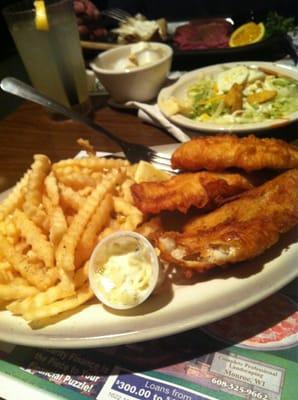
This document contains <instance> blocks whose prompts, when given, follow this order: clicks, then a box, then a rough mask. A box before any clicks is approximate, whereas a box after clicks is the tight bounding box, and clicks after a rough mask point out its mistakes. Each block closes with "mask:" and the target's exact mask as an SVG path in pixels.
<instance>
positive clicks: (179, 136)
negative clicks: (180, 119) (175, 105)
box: [125, 101, 190, 143]
mask: <svg viewBox="0 0 298 400" xmlns="http://www.w3.org/2000/svg"><path fill="white" fill-rule="evenodd" d="M125 105H126V106H127V107H130V108H133V107H134V108H137V109H138V117H139V118H140V119H142V120H143V121H145V122H148V123H150V124H152V125H155V126H159V127H162V128H164V129H166V130H167V131H168V132H169V134H170V135H172V136H173V137H174V138H175V139H176V140H177V141H178V142H181V143H183V142H187V141H188V140H190V136H188V135H187V134H186V133H185V132H184V131H183V130H182V129H180V128H179V127H178V126H177V125H174V124H172V123H171V121H169V120H168V119H167V118H166V117H165V116H164V115H163V114H162V112H161V111H160V110H159V107H158V105H157V104H147V103H140V102H138V101H128V102H127V103H125Z"/></svg>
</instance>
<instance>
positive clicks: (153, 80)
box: [90, 42, 173, 103]
mask: <svg viewBox="0 0 298 400" xmlns="http://www.w3.org/2000/svg"><path fill="white" fill-rule="evenodd" d="M148 44H149V45H150V46H154V48H156V49H158V50H159V51H160V52H161V53H162V57H161V58H159V59H158V60H157V61H154V62H152V63H150V64H147V65H144V66H140V67H137V68H135V69H132V70H129V71H118V70H115V69H114V66H115V64H116V63H117V62H118V61H119V60H121V59H127V58H128V57H129V55H130V54H131V49H132V46H135V44H129V45H124V46H119V47H117V48H114V49H110V50H107V51H105V52H103V53H101V54H99V55H98V56H97V57H96V58H95V59H94V60H93V61H92V62H91V63H90V67H91V68H92V70H93V71H94V72H95V74H96V75H97V77H98V79H99V80H100V82H101V83H102V85H103V86H104V87H105V89H106V90H107V91H108V92H109V94H110V96H111V97H112V99H113V100H115V101H116V102H118V103H124V102H126V101H129V100H135V101H149V100H152V99H154V98H155V97H156V96H157V94H158V92H159V91H160V89H161V87H162V85H163V83H164V81H165V80H166V78H167V75H168V73H169V71H170V68H171V63H172V56H173V50H172V48H171V47H170V46H168V45H166V44H164V43H157V42H149V43H148Z"/></svg>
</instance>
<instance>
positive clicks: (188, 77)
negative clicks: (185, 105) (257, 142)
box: [157, 61, 298, 133]
mask: <svg viewBox="0 0 298 400" xmlns="http://www.w3.org/2000/svg"><path fill="white" fill-rule="evenodd" d="M236 65H247V66H251V67H252V66H255V67H261V68H264V69H268V70H269V71H273V72H277V73H279V74H282V75H284V76H288V77H290V78H293V79H297V80H298V69H297V68H294V67H290V66H287V65H282V64H278V63H271V62H261V61H241V62H232V63H224V64H216V65H212V66H208V67H204V68H199V69H196V70H194V71H191V72H188V73H186V74H185V75H183V76H182V77H181V78H180V79H179V80H178V81H177V82H175V83H174V84H173V85H171V86H168V87H166V88H164V89H162V90H161V91H160V93H159V95H158V99H157V104H158V107H159V109H160V111H161V112H162V113H163V114H164V115H165V116H166V117H167V118H168V119H169V120H170V121H171V122H173V123H174V124H177V125H180V126H182V127H184V128H187V129H191V130H198V131H206V132H237V133H247V132H249V131H254V132H255V131H258V130H264V129H271V128H277V127H280V126H283V125H287V124H289V123H290V122H293V121H296V120H297V119H298V110H297V112H295V113H292V114H290V115H288V116H287V117H286V118H282V119H275V120H267V121H263V122H253V123H247V124H218V123H212V122H199V121H194V120H192V119H190V118H187V117H184V116H183V115H179V114H176V115H171V116H169V115H167V114H166V113H165V112H164V110H163V107H162V102H163V101H164V100H167V99H169V98H170V97H171V96H174V97H176V98H178V99H180V100H183V99H184V98H185V97H186V93H187V90H188V88H189V86H191V85H192V84H194V83H195V82H197V81H198V80H199V79H200V78H203V77H206V76H211V77H212V76H216V75H217V74H218V73H220V72H222V71H223V70H225V69H227V68H232V67H235V66H236Z"/></svg>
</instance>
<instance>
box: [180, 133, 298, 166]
mask: <svg viewBox="0 0 298 400" xmlns="http://www.w3.org/2000/svg"><path fill="white" fill-rule="evenodd" d="M172 166H173V167H174V168H180V169H182V170H187V171H197V170H200V169H207V170H210V171H221V170H223V169H226V168H231V167H236V168H242V169H244V170H245V171H253V170H260V169H263V168H272V169H289V168H298V148H297V147H296V146H293V145H290V144H288V143H287V142H284V141H282V140H279V139H272V138H264V139H261V138H257V137H255V136H253V135H250V136H247V137H237V136H234V135H218V136H207V137H206V136H204V137H199V138H196V139H192V140H190V141H189V142H186V143H183V144H182V145H181V146H180V147H178V148H177V149H176V151H175V152H174V153H173V155H172Z"/></svg>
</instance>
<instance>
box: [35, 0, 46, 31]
mask: <svg viewBox="0 0 298 400" xmlns="http://www.w3.org/2000/svg"><path fill="white" fill-rule="evenodd" d="M33 4H34V7H35V27H36V29H37V30H39V31H48V30H49V23H48V16H47V10H46V6H45V4H44V1H42V0H38V1H34V3H33Z"/></svg>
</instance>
